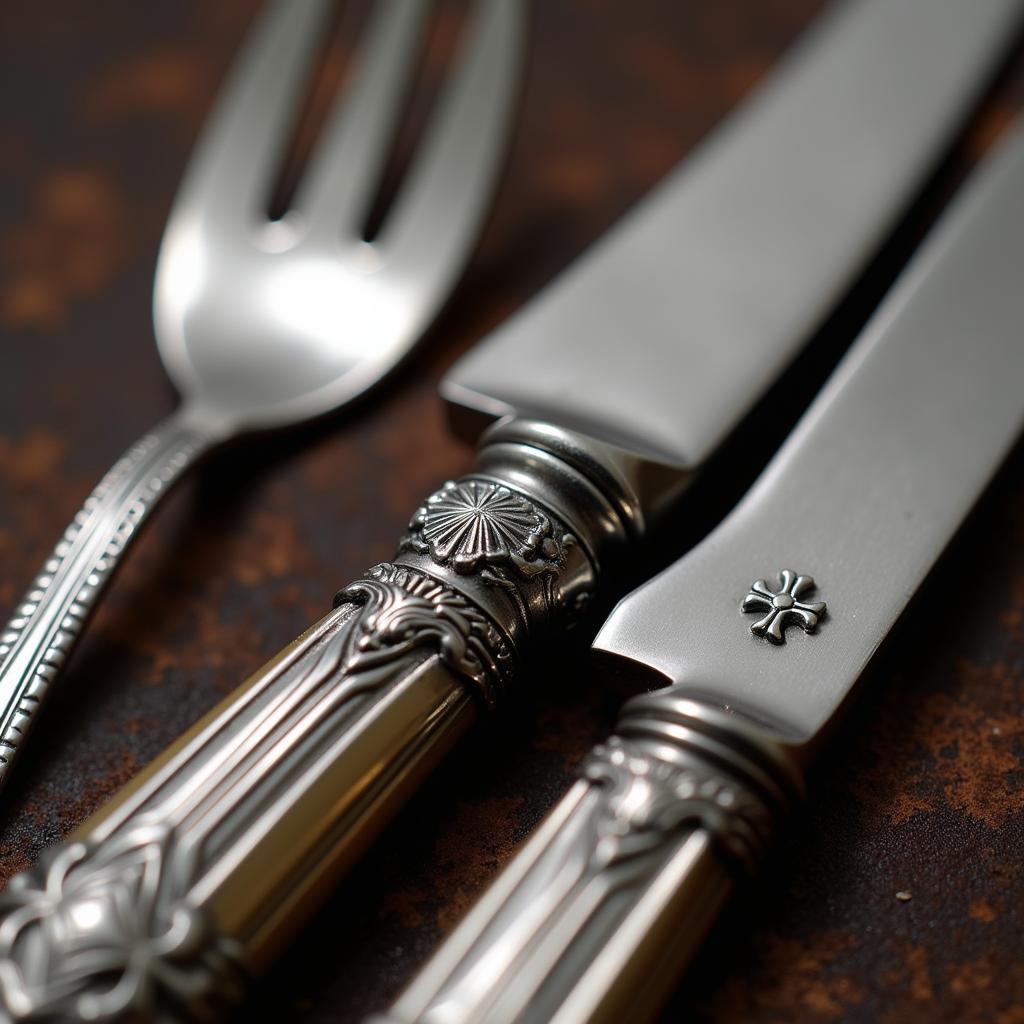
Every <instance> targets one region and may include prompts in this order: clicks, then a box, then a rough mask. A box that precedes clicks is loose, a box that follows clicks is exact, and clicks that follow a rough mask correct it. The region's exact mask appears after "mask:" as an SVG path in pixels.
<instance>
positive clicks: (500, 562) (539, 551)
mask: <svg viewBox="0 0 1024 1024" xmlns="http://www.w3.org/2000/svg"><path fill="white" fill-rule="evenodd" d="M409 531H410V532H409V535H408V536H407V537H406V538H405V539H404V540H403V541H402V545H401V548H400V550H403V549H405V548H407V547H408V548H411V549H412V550H413V551H417V552H419V553H420V554H424V553H426V552H428V551H429V552H430V557H431V558H433V560H434V561H435V562H437V564H438V565H444V566H447V565H450V566H451V567H452V568H453V569H454V570H455V571H456V572H459V573H469V572H475V571H476V570H477V569H480V568H482V569H483V570H484V571H485V572H487V571H489V572H499V573H502V574H503V578H506V579H507V576H505V575H504V571H505V570H508V569H512V570H515V572H517V573H519V574H520V575H522V576H525V577H531V576H535V575H537V574H538V573H557V572H558V570H559V568H560V566H561V564H562V562H563V561H564V556H563V554H562V549H563V547H564V546H565V545H566V544H571V543H573V538H572V536H571V535H570V534H563V535H562V536H561V537H558V536H555V535H554V533H553V530H552V527H551V520H550V519H549V518H548V517H547V516H546V515H545V514H544V513H543V512H542V511H541V510H540V509H539V508H538V507H537V506H536V505H535V504H534V503H533V502H532V501H528V500H527V499H526V498H525V497H523V495H521V494H516V493H514V492H513V491H510V490H509V489H508V488H507V487H506V486H505V485H504V484H499V483H495V482H493V481H490V480H479V479H473V478H469V479H466V480H460V481H458V482H456V481H453V480H449V481H448V483H446V484H445V485H444V487H442V488H441V490H439V491H436V492H435V493H434V494H432V495H431V496H430V497H429V498H427V500H426V501H425V502H424V503H423V504H422V505H421V506H420V507H419V509H418V510H417V512H416V514H415V515H414V516H413V518H412V520H411V522H410V523H409Z"/></svg>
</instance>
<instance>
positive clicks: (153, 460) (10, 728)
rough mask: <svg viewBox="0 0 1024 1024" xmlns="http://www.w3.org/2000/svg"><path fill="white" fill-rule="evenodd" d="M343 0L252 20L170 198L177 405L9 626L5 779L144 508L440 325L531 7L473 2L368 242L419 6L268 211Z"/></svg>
mask: <svg viewBox="0 0 1024 1024" xmlns="http://www.w3.org/2000/svg"><path fill="white" fill-rule="evenodd" d="M333 6H334V0H298V2H292V3H288V2H286V0H278V2H276V3H274V4H271V5H270V7H269V8H268V9H267V11H266V13H265V14H264V15H263V17H262V20H261V21H260V23H259V24H258V26H257V27H256V28H255V29H254V31H253V34H252V36H251V38H250V39H249V41H248V43H247V46H246V49H245V52H244V53H243V54H242V56H241V57H240V59H239V62H238V64H237V66H236V68H235V69H234V71H233V73H232V75H231V78H230V80H229V82H228V84H227V86H226V88H225V90H224V92H223V94H222V96H221V98H220V100H219V102H218V104H217V107H216V109H215V111H214V113H213V115H212V116H211V118H210V120H209V123H208V124H207V126H206V128H205V130H204V133H203V135H202V137H201V139H200V141H199V143H198V145H197V148H196V151H195V154H194V156H193V159H192V161H191V164H190V165H189V168H188V171H187V173H186V175H185V179H184V181H183V183H182V185H181V188H180V191H179V193H178V196H177V199H176V201H175V204H174V209H173V210H172V212H171V216H170V220H169V221H168V224H167V228H166V231H165V233H164V239H163V244H162V246H161V250H160V259H159V263H158V266H157V272H156V282H155V287H154V324H155V328H156V337H157V344H158V347H159V350H160V355H161V357H162V359H163V361H164V365H165V366H166V368H167V371H168V373H169V374H170V376H171V378H172V380H173V381H174V383H175V385H176V386H177V388H178V390H179V391H180V392H181V395H182V398H183V401H182V405H181V407H180V408H179V409H178V411H177V412H175V413H173V414H172V415H171V416H170V417H169V418H168V419H166V420H164V422H163V423H161V424H160V425H159V426H157V427H156V428H155V429H154V430H153V432H152V433H150V434H147V435H146V436H145V437H143V438H142V440H141V441H139V442H138V443H137V444H135V445H134V446H133V447H132V448H130V449H129V451H128V453H127V454H126V455H125V456H124V457H123V458H121V459H120V460H119V461H118V462H117V463H115V465H114V467H113V469H111V471H110V472H109V473H108V474H107V475H106V476H105V477H104V478H103V480H102V481H101V483H100V484H99V486H98V487H97V488H96V490H95V491H94V492H93V493H92V494H91V495H90V496H89V498H88V499H86V502H85V505H84V506H83V507H82V510H81V511H80V512H79V513H78V515H77V516H76V517H75V519H74V521H73V522H72V524H71V525H70V526H69V527H68V529H67V531H66V532H65V534H64V537H63V538H62V539H61V541H60V542H59V543H58V545H57V547H56V549H55V550H54V552H53V555H52V556H51V557H50V559H49V560H48V561H47V562H46V564H45V565H44V567H43V569H42V571H41V572H40V574H39V575H38V576H37V577H36V579H35V581H34V582H33V584H32V586H31V588H30V589H29V591H28V593H27V594H26V595H25V596H24V597H23V598H22V600H21V601H20V602H19V604H18V606H17V609H16V611H15V613H14V617H13V618H12V619H11V621H10V622H9V623H8V625H7V628H6V630H5V631H4V632H3V634H2V635H0V782H2V781H3V780H4V779H5V778H6V776H7V775H8V774H9V772H10V770H11V765H12V763H13V761H14V759H15V757H16V755H17V753H18V751H19V750H20V749H21V745H22V741H23V739H24V737H25V734H26V733H27V731H28V729H29V727H30V725H31V724H32V723H33V721H34V720H35V716H36V714H37V712H38V710H39V707H40V705H41V703H42V701H43V698H44V697H45V695H46V692H47V690H48V688H49V686H50V684H51V682H52V681H53V679H54V678H55V677H56V675H57V673H58V672H59V669H60V666H61V664H62V663H63V662H64V660H65V658H66V657H67V655H68V654H69V652H70V650H71V649H72V647H73V646H74V644H75V643H76V642H77V640H78V637H79V636H80V634H81V632H82V629H83V626H84V625H85V622H86V619H87V618H88V616H89V614H90V612H91V611H92V609H93V607H94V606H95V604H96V602H97V600H98V598H99V596H100V594H101V592H102V591H103V589H104V587H105V586H106V584H107V582H108V581H109V579H110V577H111V575H112V573H113V572H114V570H115V569H116V567H117V565H118V563H119V562H120V560H121V558H122V556H123V555H124V553H125V551H126V550H127V548H128V546H129V544H130V542H131V541H132V539H133V538H134V537H135V535H136V534H137V533H138V530H139V527H140V526H141V525H142V523H143V521H144V520H145V519H146V518H147V517H148V515H149V514H150V512H152V510H153V508H154V506H155V505H156V504H157V502H158V501H159V499H160V498H161V497H162V496H163V495H164V494H166V493H167V491H168V490H169V489H170V487H171V485H172V484H173V483H174V482H175V481H176V480H177V479H178V478H179V477H180V476H181V475H182V474H183V473H184V472H185V471H186V470H187V469H188V468H189V467H191V466H192V465H193V464H194V463H195V462H196V461H197V460H198V459H199V458H200V457H201V456H203V455H204V454H206V453H207V452H208V451H209V450H210V449H212V448H214V447H216V446H217V445H219V444H222V443H224V442H225V441H228V440H230V439H232V438H234V437H236V436H238V435H240V434H246V433H249V432H252V431H259V430H266V429H269V428H273V427H280V426H285V425H288V424H293V423H297V422H300V421H303V420H306V419H310V418H312V417H315V416H319V415H321V414H324V413H327V412H329V411H330V410H332V409H334V408H336V407H338V406H340V405H343V404H344V403H346V402H348V401H350V400H351V399H353V398H355V397H356V396H357V395H359V394H361V393H362V392H364V391H365V390H366V389H367V388H369V387H371V386H372V385H373V384H375V383H376V382H377V381H378V380H380V378H381V377H382V376H383V375H384V374H386V373H387V372H388V371H389V370H390V369H391V368H392V367H393V366H394V365H395V364H396V363H397V362H398V361H399V360H400V359H401V357H402V356H403V355H404V354H405V353H406V352H407V351H408V350H409V348H410V347H411V346H412V345H413V343H414V342H415V341H416V340H417V339H418V338H419V336H420V335H421V334H422V333H423V331H424V329H425V328H426V327H427V325H428V324H429V323H430V321H431V320H432V319H433V317H434V315H435V314H436V312H437V310H438V308H439V307H440V305H441V303H442V302H443V301H444V298H445V296H446V295H447V294H448V292H449V291H450V290H451V287H452V285H453V283H454V281H455V278H456V276H457V275H458V273H459V271H460V269H461V268H462V266H463V264H464V262H465V260H466V258H467V256H468V253H469V249H470V246H471V245H472V243H473V240H474V239H475V237H476V235H477V232H478V230H479V227H480V224H481V220H482V218H483V215H484V212H485V210H486V207H487V202H488V199H489V197H490V194H491V191H492V188H493V186H494V183H495V180H496V177H497V172H498V170H499V168H500V165H501V158H502V153H503V149H504V143H505V140H506V138H507V135H508V131H509V125H510V119H511V118H510V115H511V111H512V108H513V100H514V98H515V94H516V83H517V81H518V78H519V73H520V69H521V63H522V61H521V50H522V42H523V34H524V11H523V8H522V6H521V5H520V4H518V3H514V2H508V0H480V2H479V3H478V4H477V5H476V12H475V22H474V25H473V27H472V30H471V34H470V35H469V36H468V38H467V39H466V41H465V45H464V47H463V52H462V54H461V56H460V58H459V61H458V66H457V67H456V68H455V69H454V71H453V73H452V76H451V81H450V83H449V85H448V87H447V89H446V91H445V92H444V94H443V96H442V99H441V100H440V101H439V108H438V110H437V113H436V115H435V117H434V118H433V120H432V123H431V124H430V126H429V128H428V132H427V135H426V136H425V139H424V141H423V144H422V146H421V150H420V152H419V154H418V155H417V156H416V157H415V159H414V161H413V163H412V165H411V167H410V169H409V171H408V174H407V176H406V179H405V181H404V183H403V185H402V187H401V189H400V191H399V193H398V195H397V197H396V198H395V200H394V203H393V205H392V206H391V208H390V211H389V213H388V214H387V216H386V219H385V221H384V223H383V225H382V228H381V230H380V232H379V234H378V235H377V237H376V238H375V239H374V240H373V241H372V242H366V241H364V240H363V239H362V236H361V230H362V226H363V223H364V221H365V219H366V216H367V214H368V212H369V207H370V204H371V202H372V201H373V199H374V196H375V193H376V189H377V186H378V182H379V179H380V174H381V171H382V166H383V163H384V161H385V159H386V157H387V155H388V152H389V149H390V145H391V141H392V136H393V129H394V128H395V125H396V120H397V117H398V115H399V114H400V113H401V110H402V101H403V98H404V94H405V88H406V86H407V84H408V82H409V79H410V73H411V71H412V68H413V67H414V63H415V57H416V54H417V50H418V42H419V38H420V35H421V30H422V27H423V23H424V21H425V19H426V16H427V14H428V12H429V9H430V7H431V4H430V2H429V0H382V2H381V3H380V5H379V7H378V9H377V10H376V11H375V12H374V18H373V20H372V22H371V23H370V25H369V27H368V29H367V37H368V38H367V39H366V43H365V46H364V47H363V48H362V51H361V54H360V57H359V64H358V66H357V69H356V72H355V75H354V80H353V81H352V83H351V86H350V88H348V89H347V90H346V91H345V94H344V95H343V96H342V97H340V99H339V101H338V103H337V105H336V107H335V109H334V110H333V111H332V112H331V114H330V116H329V118H328V122H327V128H326V131H325V137H324V138H323V139H321V140H320V142H319V144H318V145H317V146H316V148H315V150H314V152H313V154H312V157H311V159H310V161H309V163H308V165H307V166H306V168H305V169H304V172H303V174H302V177H301V179H300V181H299V184H298V190H297V194H296V195H295V197H294V201H293V202H292V203H291V208H290V209H289V211H288V212H287V214H286V215H285V216H284V217H283V218H282V219H280V220H276V221H271V220H270V219H269V217H268V215H267V213H266V210H267V208H268V207H269V203H270V194H271V191H272V189H273V185H274V179H275V176H276V175H277V173H278V171H279V168H280V165H281V160H282V156H283V153H284V151H285V148H286V145H287V143H288V139H289V136H290V133H291V130H292V123H293V120H294V114H295V108H296V106H297V104H298V101H299V99H300V96H301V94H302V92H303V90H304V87H305V84H306V80H307V78H308V75H309V64H310V62H311V59H312V57H313V55H314V53H315V51H316V49H317V47H318V45H319V42H320V39H321V37H322V35H323V30H324V28H325V27H326V22H327V20H328V18H329V15H330V13H331V10H332V7H333Z"/></svg>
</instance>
